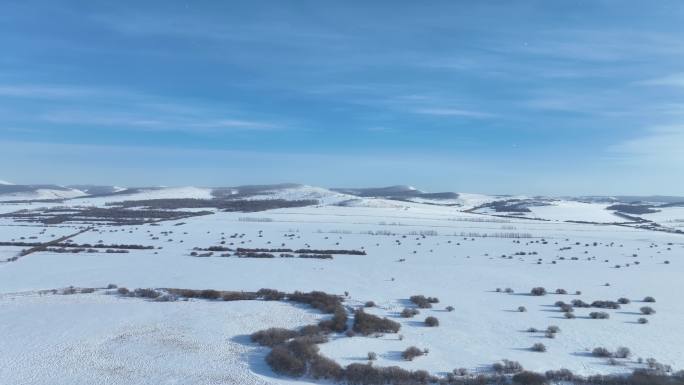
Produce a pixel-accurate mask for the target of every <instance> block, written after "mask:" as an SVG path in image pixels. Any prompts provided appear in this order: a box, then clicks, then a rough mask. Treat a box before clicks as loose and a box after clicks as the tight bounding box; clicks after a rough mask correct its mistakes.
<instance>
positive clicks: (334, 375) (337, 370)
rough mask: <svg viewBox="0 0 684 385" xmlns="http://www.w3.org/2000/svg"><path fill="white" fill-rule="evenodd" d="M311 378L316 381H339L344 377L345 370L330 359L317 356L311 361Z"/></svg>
mask: <svg viewBox="0 0 684 385" xmlns="http://www.w3.org/2000/svg"><path fill="white" fill-rule="evenodd" d="M309 371H310V374H311V377H313V378H314V379H316V380H318V379H326V380H335V381H338V380H340V379H342V377H343V376H344V369H342V367H341V366H340V364H338V363H337V362H335V361H333V360H331V359H330V358H327V357H323V356H321V355H317V356H316V357H314V359H313V360H311V364H310V368H309Z"/></svg>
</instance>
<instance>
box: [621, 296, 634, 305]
mask: <svg viewBox="0 0 684 385" xmlns="http://www.w3.org/2000/svg"><path fill="white" fill-rule="evenodd" d="M617 302H618V303H619V304H621V305H627V304H628V303H630V302H632V301H630V300H629V298H625V297H620V298H618V300H617Z"/></svg>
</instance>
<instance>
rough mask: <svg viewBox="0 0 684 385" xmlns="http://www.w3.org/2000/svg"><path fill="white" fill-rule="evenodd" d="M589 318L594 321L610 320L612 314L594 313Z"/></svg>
mask: <svg viewBox="0 0 684 385" xmlns="http://www.w3.org/2000/svg"><path fill="white" fill-rule="evenodd" d="M589 317H591V318H593V319H608V318H610V314H608V313H606V312H604V311H593V312H591V313H589Z"/></svg>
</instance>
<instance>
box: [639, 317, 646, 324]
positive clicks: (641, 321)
mask: <svg viewBox="0 0 684 385" xmlns="http://www.w3.org/2000/svg"><path fill="white" fill-rule="evenodd" d="M637 322H638V323H640V324H647V323H648V320H647V319H646V318H639V319H638V320H637Z"/></svg>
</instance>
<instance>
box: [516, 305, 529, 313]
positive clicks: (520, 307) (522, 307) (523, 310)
mask: <svg viewBox="0 0 684 385" xmlns="http://www.w3.org/2000/svg"><path fill="white" fill-rule="evenodd" d="M518 311H519V312H521V313H524V312H526V311H527V308H526V307H525V306H518Z"/></svg>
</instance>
